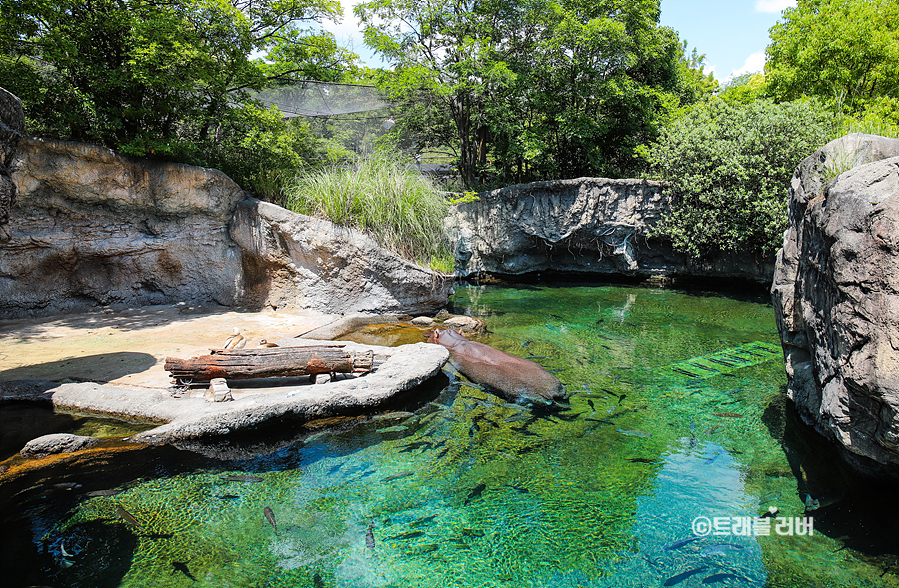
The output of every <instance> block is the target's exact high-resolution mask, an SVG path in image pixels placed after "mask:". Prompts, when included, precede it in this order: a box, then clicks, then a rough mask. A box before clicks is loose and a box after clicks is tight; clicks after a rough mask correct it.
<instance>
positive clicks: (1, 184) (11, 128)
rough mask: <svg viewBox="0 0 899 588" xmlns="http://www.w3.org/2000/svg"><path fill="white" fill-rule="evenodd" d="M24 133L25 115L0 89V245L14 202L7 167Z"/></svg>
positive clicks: (12, 184) (13, 99) (17, 102)
mask: <svg viewBox="0 0 899 588" xmlns="http://www.w3.org/2000/svg"><path fill="white" fill-rule="evenodd" d="M24 132H25V113H24V112H23V111H22V103H21V102H20V101H19V99H18V98H16V97H15V96H14V95H12V94H10V93H9V92H7V91H6V90H4V89H3V88H0V243H2V242H5V241H9V238H10V235H9V231H8V230H7V229H6V225H7V224H9V209H10V208H12V206H13V204H15V202H16V185H15V183H14V182H13V181H12V178H10V177H9V166H10V165H12V160H13V156H14V155H15V153H16V148H17V147H18V144H19V139H21V137H22V133H24Z"/></svg>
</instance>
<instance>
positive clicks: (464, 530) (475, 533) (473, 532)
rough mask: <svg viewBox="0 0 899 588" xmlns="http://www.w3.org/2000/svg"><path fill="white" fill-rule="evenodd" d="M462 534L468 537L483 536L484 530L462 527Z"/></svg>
mask: <svg viewBox="0 0 899 588" xmlns="http://www.w3.org/2000/svg"><path fill="white" fill-rule="evenodd" d="M462 534H463V535H465V536H467V537H483V536H484V531H482V530H481V529H469V528H467V527H462Z"/></svg>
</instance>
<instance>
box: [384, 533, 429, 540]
mask: <svg viewBox="0 0 899 588" xmlns="http://www.w3.org/2000/svg"><path fill="white" fill-rule="evenodd" d="M422 535H424V532H423V531H410V532H408V533H403V534H401V535H394V536H393V537H388V539H390V540H391V541H402V540H404V539H415V538H416V537H421V536H422Z"/></svg>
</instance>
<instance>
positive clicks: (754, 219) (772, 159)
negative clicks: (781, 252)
mask: <svg viewBox="0 0 899 588" xmlns="http://www.w3.org/2000/svg"><path fill="white" fill-rule="evenodd" d="M833 125H834V118H833V115H832V114H830V112H829V111H828V110H827V109H826V108H825V107H824V106H822V105H821V104H820V103H818V102H816V101H814V100H797V101H795V102H786V103H781V104H774V103H773V102H772V101H770V100H757V101H753V102H749V103H745V104H744V103H740V102H734V103H728V102H727V101H724V100H721V99H713V100H710V101H707V102H704V103H701V104H698V105H696V106H694V107H693V108H691V109H689V110H687V111H686V112H685V113H684V114H683V115H682V116H681V117H679V118H678V119H676V120H674V121H673V122H671V123H670V124H668V125H667V126H666V127H665V128H664V129H663V130H662V133H661V136H660V137H659V139H658V141H656V142H655V143H652V144H651V145H648V146H642V147H641V148H640V149H639V152H640V153H641V155H642V156H643V157H644V158H645V159H646V160H647V161H648V163H649V164H650V170H651V173H652V174H653V175H654V176H655V177H657V178H658V179H662V180H665V181H667V182H669V186H670V187H669V188H668V189H667V191H668V193H669V194H670V195H671V196H672V197H673V205H672V210H671V211H670V213H669V214H668V215H667V217H666V218H665V219H664V222H663V223H662V225H661V226H660V228H659V229H658V230H657V233H659V234H665V235H668V236H669V237H670V238H671V240H672V242H673V244H674V246H675V248H676V249H678V250H679V251H683V252H685V253H688V254H690V255H692V256H694V257H699V256H702V255H705V254H709V253H714V252H718V251H730V252H745V253H747V254H757V255H761V256H764V257H770V256H771V255H773V254H774V253H775V252H776V251H777V249H778V248H779V247H780V246H781V245H782V242H783V232H784V230H785V229H786V226H787V190H788V188H789V185H790V178H791V177H792V175H793V170H794V169H795V168H796V166H797V165H798V164H799V163H800V162H801V161H802V160H803V159H804V158H805V157H807V156H808V155H810V154H811V153H812V152H814V151H815V149H818V148H819V147H821V146H822V145H824V144H825V143H826V142H827V141H828V140H829V138H830V137H831V135H832V133H833Z"/></svg>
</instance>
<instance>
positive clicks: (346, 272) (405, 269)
mask: <svg viewBox="0 0 899 588" xmlns="http://www.w3.org/2000/svg"><path fill="white" fill-rule="evenodd" d="M230 235H231V237H232V238H233V240H234V241H235V242H236V243H237V244H238V245H239V246H240V247H241V248H242V250H243V266H244V270H245V272H246V274H247V280H246V282H245V284H246V286H245V287H246V290H245V291H244V292H243V298H244V299H245V300H247V301H248V302H250V303H251V304H254V305H269V306H276V307H280V306H284V305H288V304H289V305H295V306H298V307H300V308H307V309H311V310H318V311H322V312H329V313H338V314H359V313H391V312H402V313H408V314H427V313H431V312H434V311H436V310H437V309H438V308H440V307H442V306H444V305H445V304H446V302H447V300H448V299H449V295H450V294H451V292H452V285H453V276H451V275H446V274H440V273H438V272H435V271H432V270H429V269H426V268H423V267H420V266H418V265H415V264H414V263H410V262H408V261H406V260H404V259H401V258H400V257H398V256H397V255H394V254H393V253H391V252H390V251H387V250H386V249H384V248H382V247H380V246H379V245H378V243H377V242H376V241H375V240H374V239H372V238H371V237H369V236H368V235H366V234H364V233H362V232H359V231H355V230H353V229H349V228H346V227H341V226H338V225H335V224H333V223H331V222H329V221H327V220H323V219H319V218H313V217H310V216H305V215H302V214H295V213H293V212H290V211H288V210H285V209H283V208H281V207H280V206H276V205H274V204H270V203H268V202H262V201H260V200H256V199H254V198H248V199H246V200H244V201H243V202H241V203H240V205H239V206H238V207H237V210H236V211H235V214H234V217H233V219H232V221H231V227H230Z"/></svg>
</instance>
